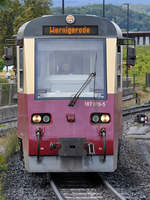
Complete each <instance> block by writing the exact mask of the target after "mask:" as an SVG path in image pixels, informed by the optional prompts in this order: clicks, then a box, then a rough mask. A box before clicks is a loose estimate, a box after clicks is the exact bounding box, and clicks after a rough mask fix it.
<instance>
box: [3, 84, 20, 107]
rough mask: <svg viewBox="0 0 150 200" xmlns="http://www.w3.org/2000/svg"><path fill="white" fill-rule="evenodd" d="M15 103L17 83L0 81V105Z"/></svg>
mask: <svg viewBox="0 0 150 200" xmlns="http://www.w3.org/2000/svg"><path fill="white" fill-rule="evenodd" d="M16 103H17V85H16V84H14V83H12V84H10V83H0V106H5V105H12V104H16Z"/></svg>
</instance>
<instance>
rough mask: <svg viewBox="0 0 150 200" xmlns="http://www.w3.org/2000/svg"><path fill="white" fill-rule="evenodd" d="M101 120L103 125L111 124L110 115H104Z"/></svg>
mask: <svg viewBox="0 0 150 200" xmlns="http://www.w3.org/2000/svg"><path fill="white" fill-rule="evenodd" d="M100 119H101V122H102V123H109V122H110V115H109V114H102V115H101V118H100Z"/></svg>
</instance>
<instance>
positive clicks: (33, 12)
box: [14, 0, 52, 33]
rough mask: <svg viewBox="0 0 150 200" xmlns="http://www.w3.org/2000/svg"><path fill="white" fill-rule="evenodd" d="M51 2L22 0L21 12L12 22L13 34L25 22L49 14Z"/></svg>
mask: <svg viewBox="0 0 150 200" xmlns="http://www.w3.org/2000/svg"><path fill="white" fill-rule="evenodd" d="M51 5H52V1H51V0H24V8H23V12H22V13H21V14H20V15H18V16H17V17H16V18H15V20H14V32H15V33H17V31H18V29H19V27H20V26H21V25H22V24H24V23H25V22H27V21H30V20H32V19H34V18H36V17H41V16H42V15H47V14H50V6H51Z"/></svg>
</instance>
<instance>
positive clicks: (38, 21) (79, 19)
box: [17, 15, 122, 40]
mask: <svg viewBox="0 0 150 200" xmlns="http://www.w3.org/2000/svg"><path fill="white" fill-rule="evenodd" d="M73 16H74V17H75V22H74V23H73V24H68V23H67V22H66V17H67V15H45V16H42V17H38V18H35V19H33V20H31V21H28V22H26V23H25V24H23V25H22V26H21V27H20V28H19V30H18V33H17V40H22V39H23V38H27V37H39V36H43V27H44V26H66V27H72V26H97V27H98V34H97V35H98V36H103V37H118V38H121V37H122V32H121V29H120V28H119V26H118V25H117V24H115V23H114V22H111V21H109V20H108V19H106V18H103V17H98V16H95V15H73Z"/></svg>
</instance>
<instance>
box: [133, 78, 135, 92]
mask: <svg viewBox="0 0 150 200" xmlns="http://www.w3.org/2000/svg"><path fill="white" fill-rule="evenodd" d="M133 89H134V90H135V74H133Z"/></svg>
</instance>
